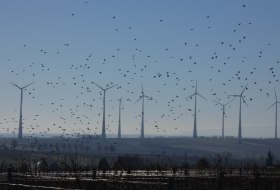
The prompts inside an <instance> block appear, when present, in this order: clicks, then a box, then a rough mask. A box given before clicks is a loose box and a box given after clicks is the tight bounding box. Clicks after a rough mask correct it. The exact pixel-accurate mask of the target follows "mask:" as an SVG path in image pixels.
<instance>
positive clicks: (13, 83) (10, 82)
mask: <svg viewBox="0 0 280 190" xmlns="http://www.w3.org/2000/svg"><path fill="white" fill-rule="evenodd" d="M10 83H11V84H12V85H14V86H15V87H17V88H19V89H21V88H20V87H19V86H18V85H16V84H15V83H12V82H10Z"/></svg>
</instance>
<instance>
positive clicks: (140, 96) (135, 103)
mask: <svg viewBox="0 0 280 190" xmlns="http://www.w3.org/2000/svg"><path fill="white" fill-rule="evenodd" d="M142 98H143V96H140V98H139V99H138V100H136V101H135V102H134V104H136V103H137V102H139V100H141V99H142Z"/></svg>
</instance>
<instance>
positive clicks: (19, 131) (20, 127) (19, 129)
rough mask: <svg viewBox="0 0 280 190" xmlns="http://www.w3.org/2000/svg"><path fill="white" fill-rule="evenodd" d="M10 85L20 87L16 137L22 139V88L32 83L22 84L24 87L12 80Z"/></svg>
mask: <svg viewBox="0 0 280 190" xmlns="http://www.w3.org/2000/svg"><path fill="white" fill-rule="evenodd" d="M10 83H11V84H12V85H14V86H15V87H17V88H18V89H20V113H19V126H18V139H19V140H21V139H22V103H23V90H24V89H25V88H27V87H28V86H30V85H31V84H33V82H32V83H30V84H28V85H26V86H24V87H19V86H18V85H17V84H14V83H12V82H10Z"/></svg>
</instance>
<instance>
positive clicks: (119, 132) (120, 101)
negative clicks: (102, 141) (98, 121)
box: [117, 98, 122, 139]
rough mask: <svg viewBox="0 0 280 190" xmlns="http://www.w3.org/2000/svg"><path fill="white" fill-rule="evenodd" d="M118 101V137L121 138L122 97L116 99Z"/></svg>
mask: <svg viewBox="0 0 280 190" xmlns="http://www.w3.org/2000/svg"><path fill="white" fill-rule="evenodd" d="M117 100H118V101H119V126H118V139H120V138H122V133H121V111H122V98H120V99H117Z"/></svg>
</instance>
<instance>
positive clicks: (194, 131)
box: [186, 81, 206, 139]
mask: <svg viewBox="0 0 280 190" xmlns="http://www.w3.org/2000/svg"><path fill="white" fill-rule="evenodd" d="M197 95H198V96H200V97H201V98H203V99H204V100H206V98H204V97H203V96H202V95H201V94H199V93H198V92H197V81H196V82H195V92H194V94H192V95H190V96H188V97H187V98H186V99H188V98H192V97H193V96H194V124H193V138H194V139H195V138H197V126H196V96H197Z"/></svg>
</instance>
